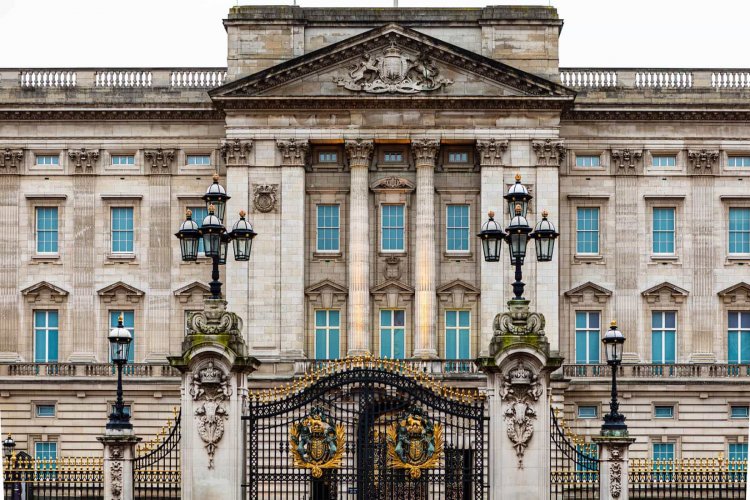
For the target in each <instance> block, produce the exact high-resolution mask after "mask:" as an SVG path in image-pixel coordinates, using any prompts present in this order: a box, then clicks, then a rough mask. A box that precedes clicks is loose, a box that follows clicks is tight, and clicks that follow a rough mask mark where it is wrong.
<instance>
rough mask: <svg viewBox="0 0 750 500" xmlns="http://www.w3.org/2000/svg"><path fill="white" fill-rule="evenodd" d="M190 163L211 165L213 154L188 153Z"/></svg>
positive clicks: (188, 162)
mask: <svg viewBox="0 0 750 500" xmlns="http://www.w3.org/2000/svg"><path fill="white" fill-rule="evenodd" d="M187 164H188V165H210V164H211V155H187Z"/></svg>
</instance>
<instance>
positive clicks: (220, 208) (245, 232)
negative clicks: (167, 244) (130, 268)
mask: <svg viewBox="0 0 750 500" xmlns="http://www.w3.org/2000/svg"><path fill="white" fill-rule="evenodd" d="M229 198H230V196H229V195H228V194H227V193H226V191H225V190H224V187H223V186H222V185H221V184H219V175H218V174H214V179H213V184H211V185H210V186H209V187H208V190H206V194H205V195H203V199H204V200H205V201H206V208H207V209H208V215H207V216H206V217H205V218H204V219H203V221H202V224H201V226H200V227H198V224H197V223H196V222H195V221H193V220H192V213H191V212H190V210H187V211H186V212H185V221H184V222H183V223H182V224H181V225H180V230H179V231H177V233H175V236H177V238H178V239H179V240H180V252H181V253H182V260H184V261H185V262H191V261H195V260H197V258H198V241H199V239H201V238H202V239H203V252H204V253H205V254H206V257H210V258H211V261H212V263H213V268H212V270H211V283H209V286H210V287H211V298H212V299H220V298H221V281H219V266H220V265H224V264H226V262H227V253H228V250H229V243H230V242H233V243H234V245H233V247H234V260H237V261H247V260H249V259H250V250H251V249H252V240H253V238H255V235H256V234H257V233H256V232H255V231H253V226H252V224H250V223H249V222H247V221H246V220H245V212H244V210H243V211H241V212H240V220H239V221H237V222H236V223H235V225H234V226H233V227H232V231H230V232H227V230H226V227H224V211H225V208H226V202H227V200H228V199H229Z"/></svg>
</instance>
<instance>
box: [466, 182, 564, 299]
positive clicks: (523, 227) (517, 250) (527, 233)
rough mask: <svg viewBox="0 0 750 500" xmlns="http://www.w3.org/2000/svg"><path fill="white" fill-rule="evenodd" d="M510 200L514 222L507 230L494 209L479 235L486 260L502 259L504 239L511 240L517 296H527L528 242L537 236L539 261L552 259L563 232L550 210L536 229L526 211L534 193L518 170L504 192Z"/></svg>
mask: <svg viewBox="0 0 750 500" xmlns="http://www.w3.org/2000/svg"><path fill="white" fill-rule="evenodd" d="M503 198H505V200H506V201H507V203H508V211H509V213H510V217H511V220H510V224H509V225H508V227H506V228H505V231H503V230H502V229H501V227H500V225H499V224H498V223H497V222H496V221H495V219H494V217H495V213H494V212H490V213H489V214H488V215H489V220H487V222H485V223H484V224H483V225H482V231H481V232H480V233H479V234H478V235H477V236H479V238H480V239H481V240H482V250H483V252H484V260H486V261H487V262H497V261H499V260H500V250H501V249H502V242H503V241H505V242H506V243H508V249H509V251H510V263H511V265H512V266H515V268H516V274H515V282H514V283H513V294H514V300H524V298H523V290H524V287H525V286H526V285H525V283H524V282H523V281H522V279H523V275H522V272H521V266H523V262H524V259H525V258H526V246H527V245H528V243H529V239H533V240H536V258H537V260H538V261H539V262H549V261H551V260H552V254H553V252H554V250H555V239H556V238H557V237H558V236H559V234H558V233H557V231H555V226H554V225H552V223H551V222H550V221H548V220H547V215H548V214H547V211H546V210H545V211H543V212H542V220H541V221H540V222H539V223H538V224H537V225H536V227H535V228H534V229H533V230H532V228H531V226H530V225H529V221H528V220H526V213H527V211H528V207H529V201H530V200H531V198H532V196H531V195H530V194H529V190H528V189H526V186H524V185H523V184H521V175H520V174H516V183H515V184H514V185H512V186H511V187H510V189H509V190H508V193H507V194H506V195H505V196H503Z"/></svg>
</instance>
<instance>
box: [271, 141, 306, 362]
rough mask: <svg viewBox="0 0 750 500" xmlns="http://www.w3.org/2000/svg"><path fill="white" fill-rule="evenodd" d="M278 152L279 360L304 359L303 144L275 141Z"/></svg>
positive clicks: (299, 142)
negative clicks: (280, 254) (280, 249)
mask: <svg viewBox="0 0 750 500" xmlns="http://www.w3.org/2000/svg"><path fill="white" fill-rule="evenodd" d="M276 146H277V147H278V148H279V151H281V245H282V249H283V254H282V261H281V265H282V268H283V271H282V273H281V310H282V311H283V314H282V315H281V357H282V358H287V359H299V358H304V357H305V163H306V162H307V153H308V149H309V145H308V143H307V141H297V140H295V139H290V140H288V141H277V142H276Z"/></svg>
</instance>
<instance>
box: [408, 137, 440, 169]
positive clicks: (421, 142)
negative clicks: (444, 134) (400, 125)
mask: <svg viewBox="0 0 750 500" xmlns="http://www.w3.org/2000/svg"><path fill="white" fill-rule="evenodd" d="M439 150H440V141H439V140H435V139H417V140H414V141H412V142H411V154H412V156H414V165H415V166H416V167H434V166H435V160H436V159H437V154H438V151H439Z"/></svg>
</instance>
